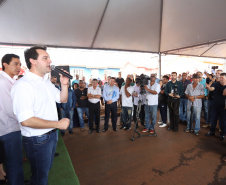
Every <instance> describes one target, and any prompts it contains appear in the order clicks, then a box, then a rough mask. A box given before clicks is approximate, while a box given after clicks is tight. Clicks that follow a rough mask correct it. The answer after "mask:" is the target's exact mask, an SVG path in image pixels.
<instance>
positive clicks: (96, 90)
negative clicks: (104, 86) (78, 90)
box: [87, 86, 101, 103]
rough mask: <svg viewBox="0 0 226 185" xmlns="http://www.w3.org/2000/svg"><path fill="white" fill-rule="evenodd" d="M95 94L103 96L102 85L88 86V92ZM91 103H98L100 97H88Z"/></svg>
mask: <svg viewBox="0 0 226 185" xmlns="http://www.w3.org/2000/svg"><path fill="white" fill-rule="evenodd" d="M90 93H91V94H93V95H100V96H101V88H100V87H98V86H97V87H96V89H94V88H93V86H91V87H89V88H88V93H87V94H90ZM88 100H89V102H90V103H97V102H99V101H100V98H92V99H88Z"/></svg>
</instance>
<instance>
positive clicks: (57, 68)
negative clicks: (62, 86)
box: [50, 65, 73, 79]
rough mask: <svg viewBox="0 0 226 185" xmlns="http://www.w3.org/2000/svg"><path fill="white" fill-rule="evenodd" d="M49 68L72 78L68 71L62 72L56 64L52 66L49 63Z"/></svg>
mask: <svg viewBox="0 0 226 185" xmlns="http://www.w3.org/2000/svg"><path fill="white" fill-rule="evenodd" d="M50 68H51V70H54V71H56V72H58V73H60V74H62V75H64V76H66V77H68V78H69V79H72V78H73V76H71V75H70V74H68V73H65V72H64V71H63V70H61V69H60V68H59V67H56V66H54V65H51V66H50Z"/></svg>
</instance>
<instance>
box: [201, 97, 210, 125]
mask: <svg viewBox="0 0 226 185" xmlns="http://www.w3.org/2000/svg"><path fill="white" fill-rule="evenodd" d="M202 109H203V112H204V119H205V121H206V124H209V123H210V121H209V119H208V99H205V98H203V99H202Z"/></svg>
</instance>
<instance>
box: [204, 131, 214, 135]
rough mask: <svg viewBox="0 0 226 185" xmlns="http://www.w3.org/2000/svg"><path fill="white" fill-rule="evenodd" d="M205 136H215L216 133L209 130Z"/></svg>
mask: <svg viewBox="0 0 226 185" xmlns="http://www.w3.org/2000/svg"><path fill="white" fill-rule="evenodd" d="M205 136H215V133H213V132H208V133H207V134H206V135H205Z"/></svg>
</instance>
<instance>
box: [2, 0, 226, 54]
mask: <svg viewBox="0 0 226 185" xmlns="http://www.w3.org/2000/svg"><path fill="white" fill-rule="evenodd" d="M1 1H2V2H4V3H3V4H2V5H1V6H0V25H1V27H0V44H3V45H6V44H7V45H37V44H41V45H47V46H53V47H69V48H85V49H107V50H108V49H110V50H125V51H140V52H151V53H163V54H183V55H192V56H203V57H220V58H226V11H225V8H226V1H225V0H64V1H56V0H38V1H37V0H0V2H1Z"/></svg>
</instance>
